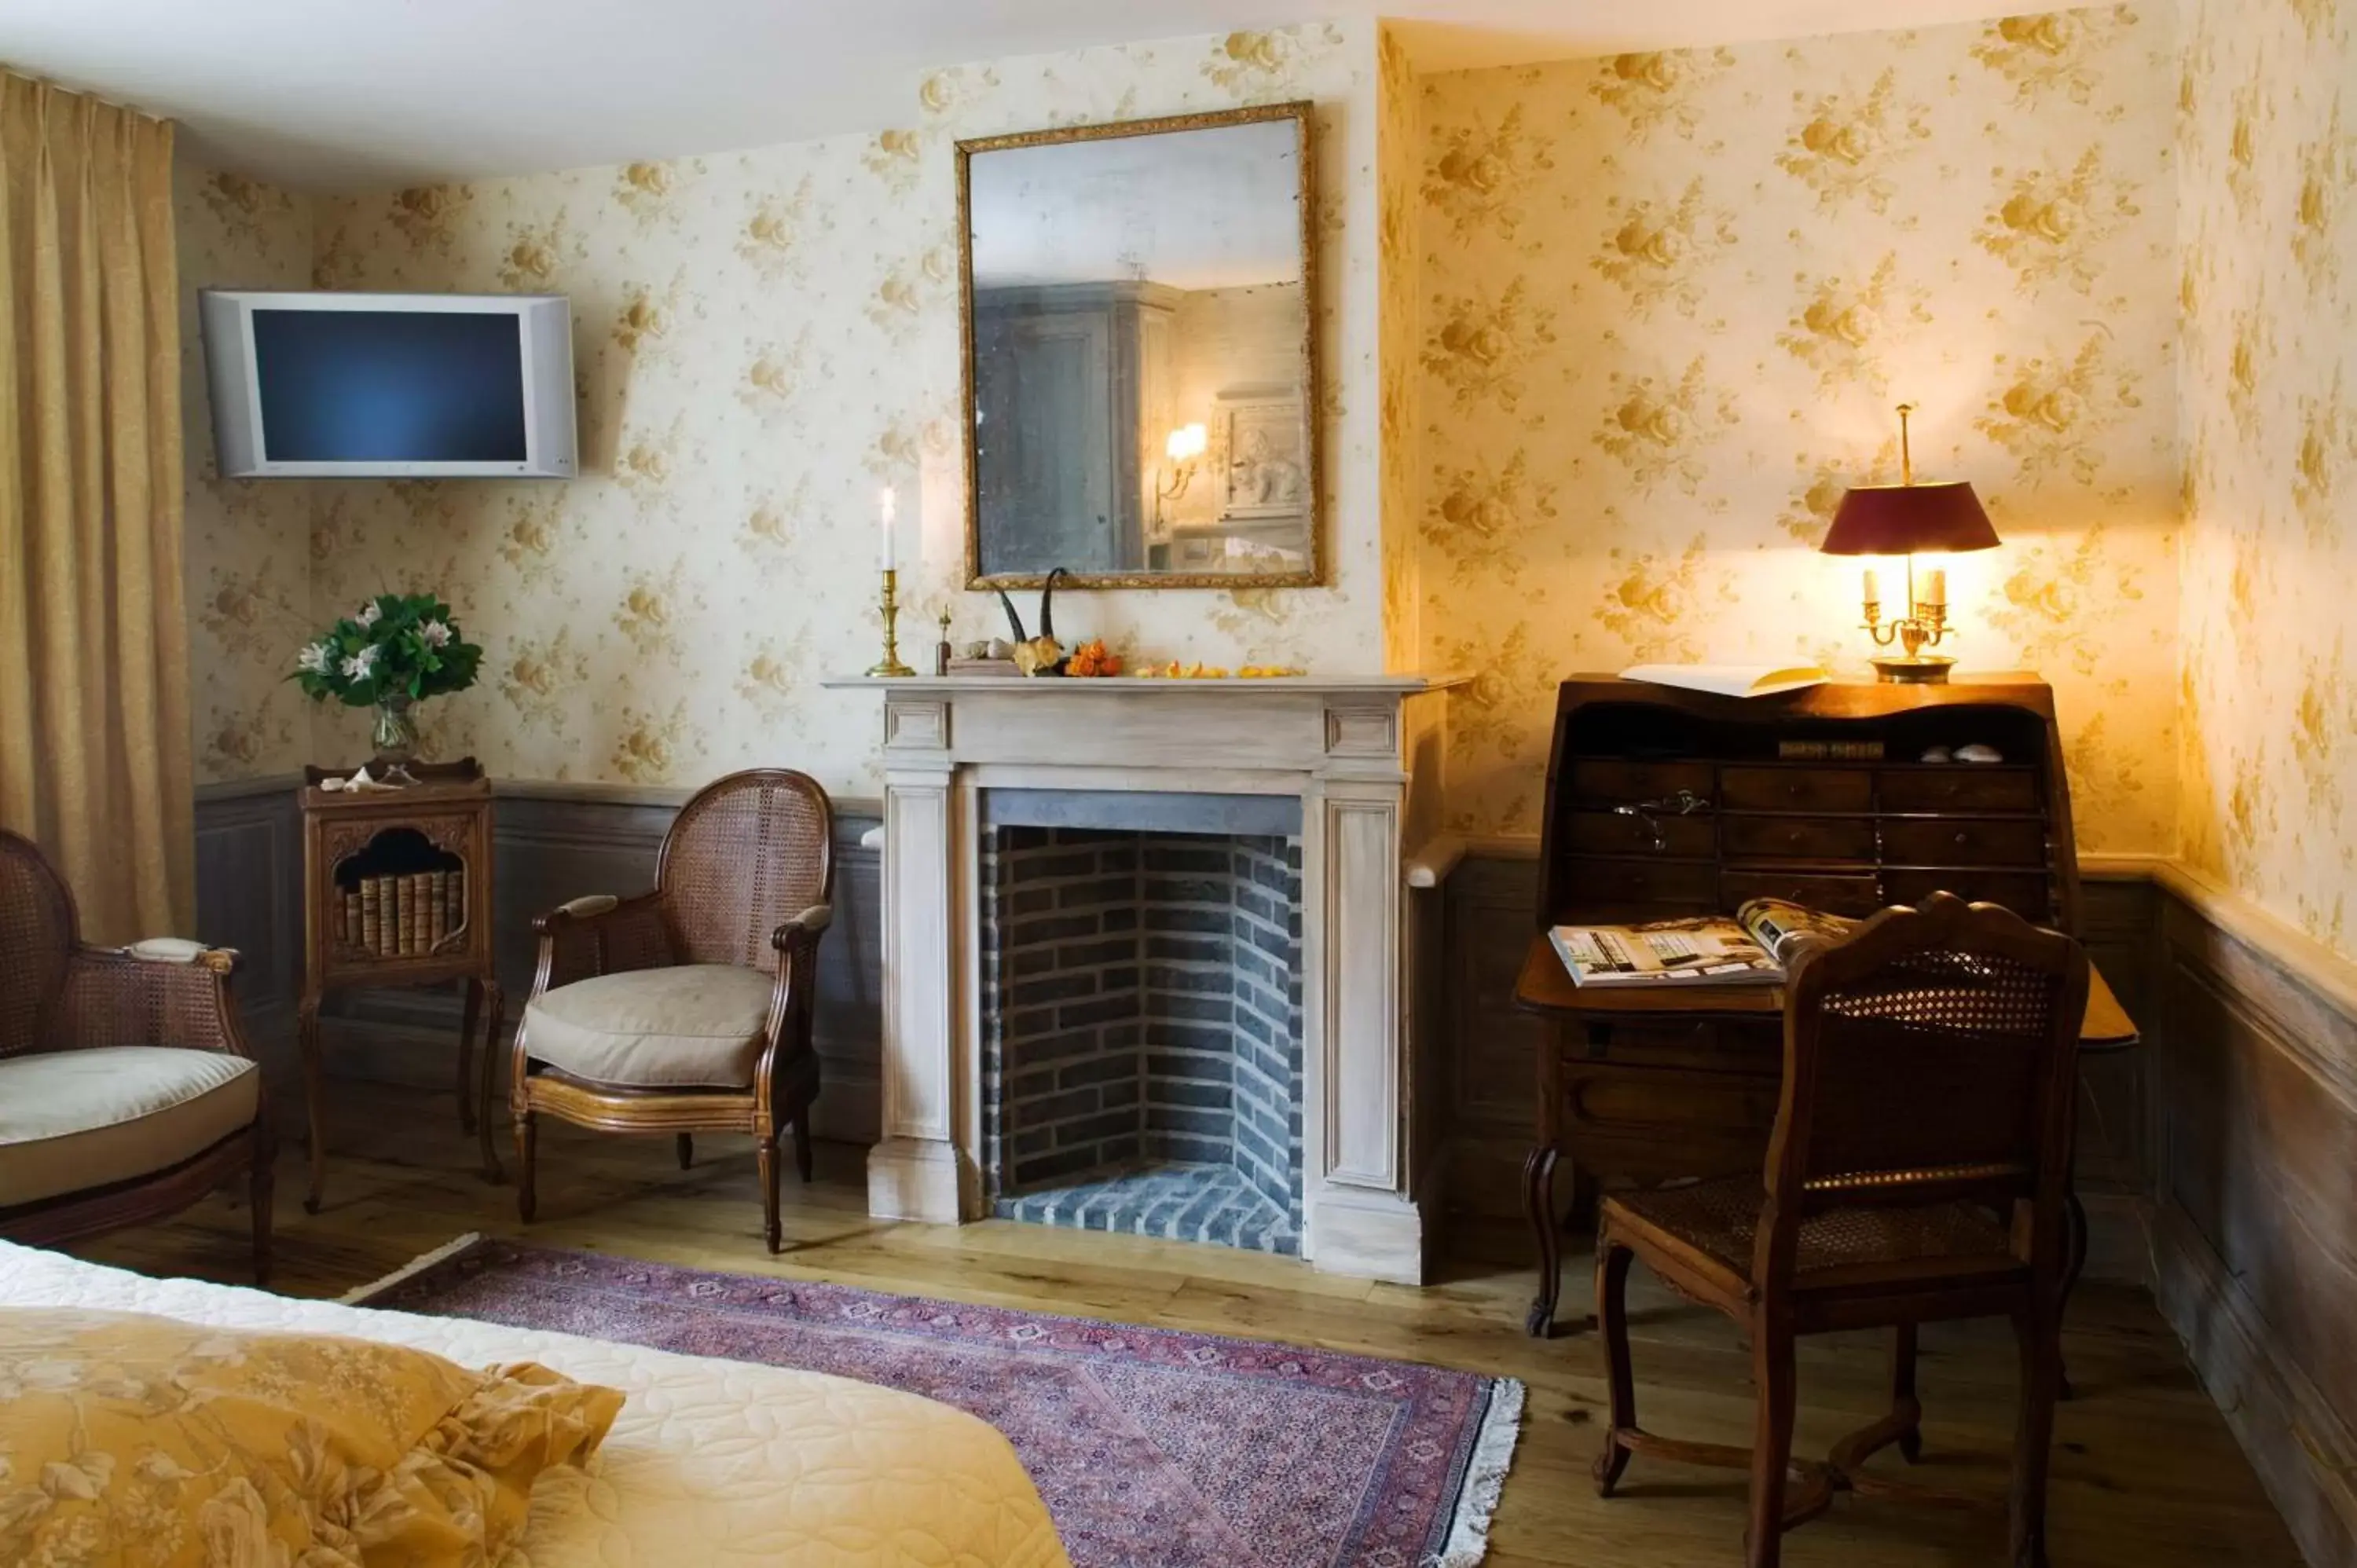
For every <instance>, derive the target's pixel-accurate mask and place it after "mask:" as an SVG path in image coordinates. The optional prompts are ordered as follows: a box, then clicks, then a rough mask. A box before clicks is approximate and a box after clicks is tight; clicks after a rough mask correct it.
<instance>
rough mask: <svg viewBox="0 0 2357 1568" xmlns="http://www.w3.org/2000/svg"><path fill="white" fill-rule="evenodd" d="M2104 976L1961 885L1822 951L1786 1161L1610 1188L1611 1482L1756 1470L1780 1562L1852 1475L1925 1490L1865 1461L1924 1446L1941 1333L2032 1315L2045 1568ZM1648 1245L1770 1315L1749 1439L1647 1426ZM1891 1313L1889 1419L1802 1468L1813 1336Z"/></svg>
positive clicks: (1792, 1080) (1782, 1149)
mask: <svg viewBox="0 0 2357 1568" xmlns="http://www.w3.org/2000/svg"><path fill="white" fill-rule="evenodd" d="M2087 973H2088V971H2087V956H2086V954H2085V952H2084V951H2083V950H2082V949H2081V948H2080V946H2079V944H2078V943H2077V942H2075V941H2073V940H2071V939H2070V938H2069V937H2066V936H2063V935H2061V933H2060V932H2056V931H2049V930H2041V929H2038V928H2036V927H2033V926H2031V925H2029V923H2028V922H2027V921H2025V920H2023V919H2022V918H2020V917H2018V916H2017V915H2015V914H2013V913H2011V912H2010V911H2008V910H2006V909H2003V908H1998V907H1996V905H1993V904H1974V905H1970V906H1967V905H1966V904H1964V901H1963V900H1961V899H1959V898H1956V897H1953V896H1952V895H1950V894H1946V893H1939V894H1934V895H1932V897H1930V898H1929V899H1927V900H1925V901H1924V904H1923V906H1922V908H1921V909H1920V910H1917V909H1904V908H1900V909H1886V910H1884V911H1883V912H1882V913H1880V914H1878V915H1877V916H1875V917H1874V918H1872V919H1871V920H1868V921H1867V923H1866V924H1865V925H1863V926H1861V927H1860V928H1858V929H1857V931H1855V932H1854V933H1852V934H1851V935H1850V936H1849V937H1848V938H1846V940H1843V941H1841V942H1839V943H1837V944H1835V945H1833V946H1830V947H1826V948H1824V949H1823V950H1819V951H1817V952H1814V953H1812V954H1810V955H1808V956H1806V957H1804V958H1803V960H1802V961H1801V962H1800V965H1799V967H1798V969H1797V970H1796V971H1795V972H1794V974H1793V975H1792V980H1791V982H1790V983H1789V986H1788V990H1787V994H1786V1001H1785V1013H1784V1082H1783V1092H1782V1099H1781V1102H1780V1104H1779V1107H1778V1110H1777V1114H1776V1126H1775V1132H1774V1134H1773V1137H1772V1139H1771V1142H1770V1146H1769V1153H1768V1161H1767V1168H1766V1171H1765V1175H1764V1178H1761V1177H1752V1176H1737V1177H1729V1178H1723V1179H1717V1180H1709V1181H1702V1182H1696V1183H1692V1184H1688V1185H1684V1186H1676V1187H1663V1188H1656V1189H1654V1190H1652V1191H1646V1192H1631V1193H1623V1194H1615V1195H1612V1196H1610V1197H1606V1198H1605V1199H1604V1201H1603V1203H1602V1204H1601V1205H1600V1208H1599V1214H1598V1233H1597V1243H1596V1295H1597V1313H1598V1320H1599V1323H1600V1325H1601V1327H1602V1329H1603V1333H1604V1337H1605V1354H1606V1368H1607V1372H1608V1376H1609V1383H1608V1387H1609V1398H1610V1407H1611V1420H1610V1423H1609V1425H1608V1427H1607V1429H1606V1431H1605V1435H1604V1452H1603V1454H1602V1455H1600V1456H1599V1457H1598V1460H1597V1462H1596V1479H1597V1484H1598V1489H1599V1490H1600V1491H1602V1492H1603V1494H1604V1495H1605V1496H1607V1497H1609V1496H1611V1494H1612V1488H1613V1486H1614V1484H1615V1483H1616V1482H1618V1481H1619V1479H1620V1473H1621V1471H1622V1469H1623V1468H1624V1467H1625V1466H1627V1465H1628V1463H1629V1456H1630V1455H1631V1453H1657V1454H1661V1455H1666V1456H1668V1457H1672V1458H1678V1459H1684V1460H1686V1461H1688V1462H1691V1463H1701V1464H1732V1465H1737V1466H1748V1467H1749V1470H1750V1472H1751V1501H1750V1519H1749V1527H1748V1529H1747V1530H1746V1533H1745V1547H1746V1557H1745V1561H1746V1563H1748V1564H1749V1568H1774V1564H1776V1563H1779V1562H1780V1561H1781V1537H1782V1535H1783V1532H1784V1531H1785V1530H1790V1529H1791V1528H1792V1527H1793V1526H1794V1525H1797V1524H1800V1523H1802V1522H1803V1521H1804V1520H1809V1519H1812V1518H1814V1517H1815V1516H1816V1515H1817V1514H1818V1513H1820V1512H1822V1511H1823V1510H1824V1509H1825V1508H1826V1507H1827V1506H1828V1505H1829V1504H1830V1502H1831V1500H1832V1495H1833V1493H1834V1492H1835V1490H1837V1489H1843V1488H1848V1489H1854V1490H1857V1491H1861V1492H1863V1491H1870V1490H1879V1491H1887V1492H1894V1493H1904V1492H1906V1491H1909V1490H1914V1489H1917V1488H1910V1487H1902V1486H1900V1485H1899V1484H1897V1483H1893V1482H1887V1481H1882V1480H1879V1479H1878V1478H1877V1477H1868V1476H1867V1475H1866V1474H1864V1472H1863V1471H1862V1469H1861V1466H1863V1464H1864V1463H1865V1461H1866V1459H1867V1456H1868V1455H1872V1454H1874V1453H1876V1452H1878V1450H1880V1449H1882V1448H1884V1447H1886V1446H1889V1445H1890V1444H1898V1446H1899V1450H1900V1454H1901V1455H1902V1456H1904V1457H1905V1458H1906V1459H1907V1460H1908V1461H1909V1462H1910V1463H1912V1462H1913V1461H1914V1460H1915V1459H1916V1458H1917V1457H1918V1456H1919V1455H1920V1454H1921V1442H1922V1439H1921V1431H1920V1423H1921V1413H1922V1412H1921V1405H1920V1404H1919V1403H1918V1402H1917V1400H1916V1396H1915V1346H1916V1329H1917V1326H1918V1325H1919V1324H1923V1323H1930V1322H1938V1321H1943V1320H1947V1319H1953V1318H1964V1317H1986V1316H2003V1317H2010V1318H2011V1319H2012V1320H2013V1324H2014V1329H2015V1335H2016V1337H2017V1339H2018V1344H2019V1348H2020V1359H2021V1371H2022V1377H2021V1406H2020V1417H2019V1424H2018V1430H2017V1433H2016V1436H2015V1442H2014V1455H2013V1464H2014V1472H2013V1486H2012V1496H2011V1516H2012V1527H2011V1531H2012V1554H2011V1558H2010V1561H2011V1562H2012V1563H2014V1564H2015V1565H2016V1568H2044V1564H2045V1562H2046V1544H2045V1519H2046V1469H2047V1454H2048V1448H2049V1445H2050V1442H2051V1439H2052V1434H2053V1424H2054V1403H2055V1399H2056V1396H2057V1393H2058V1391H2059V1384H2060V1381H2061V1326H2060V1318H2061V1301H2062V1295H2063V1272H2064V1261H2065V1228H2066V1221H2065V1218H2064V1208H2065V1201H2066V1195H2067V1190H2068V1185H2067V1184H2068V1182H2069V1179H2070V1170H2069V1166H2070V1159H2071V1139H2072V1111H2073V1100H2072V1091H2073V1088H2074V1086H2075V1083H2076V1075H2077V1059H2078V1045H2079V1023H2080V1018H2081V1016H2082V1015H2083V1013H2084V1012H2085V1009H2086V1003H2087V983H2088V982H2087ZM1634 1258H1642V1259H1644V1260H1645V1262H1646V1263H1647V1264H1648V1265H1649V1266H1651V1267H1652V1270H1653V1272H1654V1273H1656V1274H1657V1275H1659V1276H1660V1277H1661V1279H1662V1281H1663V1283H1665V1284H1667V1285H1668V1286H1669V1287H1670V1288H1671V1289H1672V1290H1674V1291H1675V1292H1676V1293H1677V1294H1680V1295H1683V1296H1684V1297H1686V1298H1687V1299H1689V1300H1691V1301H1695V1302H1697V1303H1700V1304H1702V1305H1708V1306H1712V1307H1716V1308H1717V1309H1718V1310H1719V1311H1721V1312H1723V1313H1725V1314H1727V1316H1729V1317H1732V1318H1734V1319H1735V1320H1736V1321H1738V1323H1740V1324H1742V1325H1743V1326H1745V1327H1746V1328H1747V1329H1748V1330H1749V1336H1750V1340H1751V1354H1752V1378H1753V1383H1754V1386H1755V1391H1756V1394H1757V1397H1758V1401H1759V1406H1758V1414H1757V1419H1756V1423H1755V1428H1754V1432H1755V1435H1754V1439H1753V1444H1752V1446H1751V1447H1750V1448H1749V1450H1745V1449H1739V1448H1729V1447H1726V1446H1724V1445H1720V1444H1705V1443H1688V1442H1682V1441H1678V1440H1675V1439H1671V1438H1665V1437H1661V1436H1658V1435H1656V1434H1652V1433H1649V1432H1647V1431H1645V1430H1644V1429H1643V1428H1641V1427H1640V1426H1639V1425H1638V1424H1637V1412H1636V1386H1635V1381H1634V1378H1633V1374H1632V1371H1631V1365H1630V1356H1629V1318H1628V1310H1627V1286H1628V1278H1629V1266H1630V1263H1631V1260H1632V1259H1634ZM1872 1327H1889V1328H1891V1329H1893V1330H1894V1337H1895V1344H1894V1349H1893V1357H1892V1374H1891V1391H1890V1412H1889V1414H1887V1415H1885V1416H1883V1417H1882V1418H1881V1419H1880V1420H1878V1421H1877V1422H1875V1423H1873V1424H1871V1425H1869V1426H1867V1427H1865V1428H1864V1429H1862V1430H1860V1431H1858V1432H1857V1433H1853V1434H1851V1435H1850V1436H1848V1437H1846V1438H1845V1439H1844V1440H1843V1441H1842V1442H1841V1443H1840V1444H1837V1445H1836V1446H1835V1449H1834V1451H1833V1453H1832V1455H1830V1457H1829V1458H1828V1459H1827V1460H1826V1461H1825V1462H1824V1463H1823V1464H1819V1465H1810V1466H1801V1467H1800V1468H1799V1473H1798V1475H1797V1477H1794V1476H1793V1474H1792V1471H1793V1466H1792V1414H1793V1404H1794V1395H1795V1391H1794V1387H1793V1354H1792V1342H1793V1339H1794V1337H1796V1336H1798V1335H1803V1334H1818V1333H1825V1332H1830V1331H1834V1330H1838V1329H1847V1328H1872ZM1795 1478H1797V1480H1798V1483H1799V1484H1798V1487H1797V1489H1796V1490H1795V1491H1793V1492H1792V1496H1791V1497H1790V1498H1789V1500H1788V1497H1787V1487H1788V1484H1789V1483H1790V1482H1791V1481H1792V1480H1793V1479H1795Z"/></svg>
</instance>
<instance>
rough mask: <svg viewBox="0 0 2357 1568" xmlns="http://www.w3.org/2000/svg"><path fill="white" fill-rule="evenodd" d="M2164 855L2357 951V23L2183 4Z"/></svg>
mask: <svg viewBox="0 0 2357 1568" xmlns="http://www.w3.org/2000/svg"><path fill="white" fill-rule="evenodd" d="M2184 29H2185V48H2184V68H2183V76H2182V81H2181V83H2180V87H2179V116H2178V130H2179V139H2178V181H2179V203H2180V205H2179V215H2178V226H2179V236H2180V239H2181V242H2182V257H2181V263H2182V264H2181V270H2180V274H2179V296H2180V299H2181V303H2182V307H2183V310H2184V316H2185V328H2184V347H2183V360H2182V369H2181V371H2180V374H2179V381H2178V400H2177V408H2178V416H2179V426H2180V435H2181V437H2182V440H2183V444H2184V455H2185V457H2184V460H2185V512H2186V522H2185V539H2184V552H2183V557H2184V559H2183V571H2184V607H2183V650H2184V657H2183V670H2182V678H2181V682H2180V686H2179V706H2180V711H2181V715H2182V716H2181V719H2180V727H2181V732H2182V745H2181V749H2180V757H2181V763H2180V775H2181V800H2180V806H2179V815H2178V821H2179V854H2180V855H2181V856H2182V858H2184V859H2185V860H2187V861H2188V862H2190V864H2192V865H2194V866H2195V867H2196V868H2198V869H2200V870H2201V871H2204V872H2207V873H2209V874H2210V875H2213V876H2215V877H2217V878H2218V879H2220V880H2221V881H2222V882H2224V883H2225V884H2227V885H2228V886H2231V887H2233V888H2234V889H2235V890H2236V891H2238V892H2241V893H2243V894H2244V895H2246V896H2248V897H2251V898H2253V899H2255V901H2256V902H2258V903H2259V904H2261V905H2263V906H2265V907H2266V908H2268V909H2270V910H2271V911H2273V912H2274V913H2276V914H2277V915H2279V916H2281V917H2283V918H2286V919H2288V920H2291V921H2294V922H2296V923H2297V924H2298V926H2299V927H2301V928H2302V929H2305V930H2306V931H2307V932H2308V933H2309V935H2310V936H2313V937H2315V938H2316V939H2317V940H2319V941H2322V942H2325V943H2327V944H2329V945H2330V946H2331V947H2333V948H2334V949H2336V950H2339V951H2340V952H2341V953H2344V954H2352V955H2357V908H2352V903H2357V638H2352V633H2351V629H2350V628H2351V627H2352V616H2351V613H2350V607H2349V585H2350V583H2351V582H2352V578H2357V404H2353V403H2352V401H2351V399H2352V392H2357V100H2352V98H2351V92H2352V89H2357V30H2352V17H2351V16H2350V14H2349V10H2348V8H2347V7H2346V6H2339V5H2330V4H2329V3H2327V0H2267V3H2264V4H2262V3H2259V0H2191V3H2190V5H2188V7H2187V9H2186V13H2185V16H2184Z"/></svg>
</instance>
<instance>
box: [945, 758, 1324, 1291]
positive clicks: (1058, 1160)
mask: <svg viewBox="0 0 2357 1568" xmlns="http://www.w3.org/2000/svg"><path fill="white" fill-rule="evenodd" d="M1097 799H1098V800H1099V801H1100V802H1102V803H1103V804H1104V805H1106V806H1107V807H1109V808H1110V809H1109V810H1108V811H1105V812H1104V813H1103V814H1104V815H1106V816H1109V817H1111V818H1113V819H1114V820H1119V818H1120V817H1121V815H1122V812H1121V810H1120V802H1121V801H1122V800H1123V799H1124V798H1123V797H1119V796H1113V797H1098V798H1097ZM1138 799H1139V800H1145V801H1154V800H1162V799H1164V798H1163V797H1152V796H1148V797H1139V798H1138ZM996 804H997V796H996V794H995V793H994V794H993V795H992V796H988V797H985V804H984V808H983V811H984V817H985V826H984V828H983V833H982V889H983V899H982V935H983V944H984V946H983V970H982V1019H983V1036H982V1140H983V1142H982V1155H983V1157H982V1165H983V1183H984V1190H985V1194H986V1195H987V1196H988V1197H989V1198H990V1201H991V1211H992V1212H993V1213H995V1214H997V1215H999V1216H1001V1217H1002V1218H1006V1219H1024V1220H1029V1221H1032V1222H1034V1223H1039V1224H1048V1225H1064V1226H1070V1227H1073V1228H1077V1229H1082V1230H1119V1231H1125V1232H1129V1233H1132V1234H1135V1235H1143V1236H1162V1237H1168V1238H1170V1239H1172V1240H1192V1241H1215V1242H1220V1243H1222V1244H1224V1245H1228V1246H1234V1247H1246V1248H1253V1249H1257V1250H1259V1251H1271V1252H1286V1253H1291V1252H1297V1251H1299V1250H1300V1246H1301V1106H1300V1097H1301V983H1300V979H1299V975H1298V970H1299V965H1300V956H1301V939H1300V931H1301V846H1300V843H1299V842H1298V840H1297V838H1292V837H1277V836H1264V835H1259V834H1250V833H1234V832H1225V833H1222V832H1168V831H1153V830H1140V829H1122V828H1110V829H1109V828H1098V827H1071V826H1033V825H1022V824H1017V823H1012V822H1008V823H1000V822H993V821H991V820H990V819H992V818H993V817H994V816H995V815H998V814H1001V813H999V812H997V811H995V810H994V807H995V806H996ZM1254 804H1258V802H1254ZM1288 804H1289V802H1288ZM1063 814H1066V815H1070V814H1071V813H1070V812H1066V813H1063Z"/></svg>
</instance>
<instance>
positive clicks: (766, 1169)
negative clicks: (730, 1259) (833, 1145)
mask: <svg viewBox="0 0 2357 1568" xmlns="http://www.w3.org/2000/svg"><path fill="white" fill-rule="evenodd" d="M758 1153H759V1159H760V1165H761V1240H762V1241H763V1242H764V1243H766V1244H767V1245H768V1247H769V1249H770V1251H772V1252H775V1251H778V1249H779V1247H780V1244H782V1242H783V1241H784V1240H785V1230H784V1228H783V1227H781V1226H780V1224H779V1223H778V1134H777V1133H776V1132H775V1131H774V1130H772V1131H771V1132H770V1133H766V1134H764V1135H763V1136H762V1138H761V1141H760V1143H759V1146H758Z"/></svg>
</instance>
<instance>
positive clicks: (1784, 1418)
mask: <svg viewBox="0 0 2357 1568" xmlns="http://www.w3.org/2000/svg"><path fill="white" fill-rule="evenodd" d="M1751 1380H1752V1382H1753V1383H1754V1384H1755V1385H1756V1387H1757V1391H1758V1394H1759V1399H1760V1410H1759V1416H1758V1422H1757V1425H1756V1427H1755V1430H1754V1433H1753V1435H1752V1439H1751V1519H1750V1523H1749V1525H1748V1526H1747V1527H1746V1528H1745V1530H1744V1538H1743V1562H1744V1568H1781V1563H1783V1561H1784V1483H1785V1479H1786V1477H1787V1475H1788V1473H1789V1471H1790V1467H1791V1465H1792V1406H1793V1401H1794V1395H1795V1393H1796V1389H1795V1386H1794V1373H1793V1367H1792V1328H1791V1326H1789V1325H1786V1324H1782V1323H1771V1322H1763V1321H1755V1322H1754V1323H1753V1324H1752V1327H1751Z"/></svg>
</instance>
